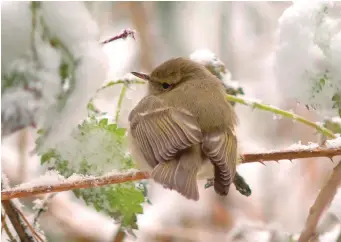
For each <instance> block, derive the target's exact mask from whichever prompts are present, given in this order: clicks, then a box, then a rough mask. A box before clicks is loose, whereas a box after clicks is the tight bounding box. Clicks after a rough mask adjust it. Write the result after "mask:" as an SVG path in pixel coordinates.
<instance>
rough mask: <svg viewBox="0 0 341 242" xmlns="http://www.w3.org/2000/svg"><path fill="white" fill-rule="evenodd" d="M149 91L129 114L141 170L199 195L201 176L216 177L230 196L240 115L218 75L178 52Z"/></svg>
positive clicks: (153, 76)
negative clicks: (179, 55) (177, 55)
mask: <svg viewBox="0 0 341 242" xmlns="http://www.w3.org/2000/svg"><path fill="white" fill-rule="evenodd" d="M132 74H133V75H135V76H137V77H139V78H141V79H143V80H145V81H147V83H148V94H147V95H146V96H145V97H144V98H143V99H142V100H141V101H140V102H139V103H138V104H137V105H136V107H135V108H134V109H133V110H132V111H131V112H130V114H129V122H130V127H129V131H128V140H129V147H130V151H131V154H132V157H133V160H135V161H136V163H137V165H138V167H139V168H140V169H144V170H149V171H151V178H152V179H153V180H154V181H155V182H157V183H160V184H161V185H163V186H164V187H165V188H168V189H171V190H176V191H177V192H179V193H180V194H182V195H183V196H185V197H186V198H188V199H191V200H195V201H197V200H199V192H198V185H197V179H206V178H213V177H214V180H213V181H214V190H215V191H216V193H217V194H219V195H222V196H226V195H227V194H228V192H229V188H230V185H231V183H232V182H233V181H234V178H235V175H236V162H237V137H236V134H235V126H236V124H237V120H238V119H237V116H236V113H235V111H234V109H233V107H232V106H231V105H230V103H229V102H228V101H227V100H226V98H225V89H224V87H223V85H222V83H221V82H220V80H219V79H218V78H217V77H215V76H214V75H213V74H211V72H210V71H208V70H207V69H206V68H205V67H204V66H203V65H201V64H199V63H196V62H194V61H192V60H190V59H187V58H183V57H179V58H174V59H170V60H168V61H166V62H164V63H162V64H161V65H159V66H158V67H156V68H155V69H154V70H153V71H152V72H151V73H150V75H147V74H143V73H138V72H132Z"/></svg>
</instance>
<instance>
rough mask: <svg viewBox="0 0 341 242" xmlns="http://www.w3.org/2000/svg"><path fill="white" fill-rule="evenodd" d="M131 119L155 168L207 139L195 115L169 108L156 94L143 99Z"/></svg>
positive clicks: (147, 157) (145, 154) (134, 133)
mask: <svg viewBox="0 0 341 242" xmlns="http://www.w3.org/2000/svg"><path fill="white" fill-rule="evenodd" d="M129 121H130V129H131V134H132V136H133V137H134V138H135V139H136V140H137V143H138V144H139V145H140V149H141V151H142V153H143V155H144V156H145V159H146V160H147V162H148V163H149V164H150V165H151V166H152V167H155V166H156V165H157V164H158V163H160V162H165V161H169V160H172V159H174V158H175V156H176V155H177V153H178V151H180V150H183V149H186V148H188V147H190V146H192V145H193V144H198V143H201V142H202V139H203V136H202V133H201V129H200V126H199V124H198V123H197V121H196V119H195V117H194V116H193V115H192V114H190V113H189V112H187V111H185V110H180V109H176V108H172V107H169V106H167V105H165V104H164V102H163V101H162V100H161V99H159V98H157V97H156V96H148V97H145V98H144V99H143V100H141V101H140V103H139V104H138V105H137V106H136V107H135V108H134V110H133V111H132V112H131V113H130V115H129Z"/></svg>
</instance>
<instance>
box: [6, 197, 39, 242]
mask: <svg viewBox="0 0 341 242" xmlns="http://www.w3.org/2000/svg"><path fill="white" fill-rule="evenodd" d="M1 204H2V207H3V208H4V210H5V212H6V214H7V216H8V218H9V220H10V221H11V223H12V225H13V227H14V229H15V230H16V232H17V234H18V236H19V238H20V241H23V242H34V239H33V237H32V236H31V235H30V234H29V233H28V232H27V230H26V228H25V225H24V224H23V223H22V222H21V219H20V215H19V214H18V212H17V210H16V208H15V206H14V204H13V202H12V201H2V202H1Z"/></svg>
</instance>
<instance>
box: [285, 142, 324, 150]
mask: <svg viewBox="0 0 341 242" xmlns="http://www.w3.org/2000/svg"><path fill="white" fill-rule="evenodd" d="M318 147H319V145H318V144H316V143H312V142H309V143H308V145H302V143H301V141H299V142H298V143H296V144H292V145H290V146H289V147H288V150H292V151H297V150H311V149H316V148H318Z"/></svg>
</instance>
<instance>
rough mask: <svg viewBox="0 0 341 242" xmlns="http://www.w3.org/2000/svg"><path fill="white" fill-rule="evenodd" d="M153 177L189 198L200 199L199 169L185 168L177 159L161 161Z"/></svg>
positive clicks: (166, 186) (153, 172)
mask: <svg viewBox="0 0 341 242" xmlns="http://www.w3.org/2000/svg"><path fill="white" fill-rule="evenodd" d="M151 177H152V178H153V179H154V181H155V182H157V183H160V184H162V185H163V186H164V187H165V188H168V189H170V190H176V191H177V192H178V193H180V194H181V195H183V196H185V197H186V198H188V199H191V200H195V201H198V200H199V192H198V186H197V180H196V177H197V171H196V170H195V169H190V170H188V169H185V167H184V166H183V165H182V164H181V162H179V161H177V160H172V161H167V162H165V163H159V164H158V165H157V166H156V167H155V168H154V170H153V171H152V174H151Z"/></svg>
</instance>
